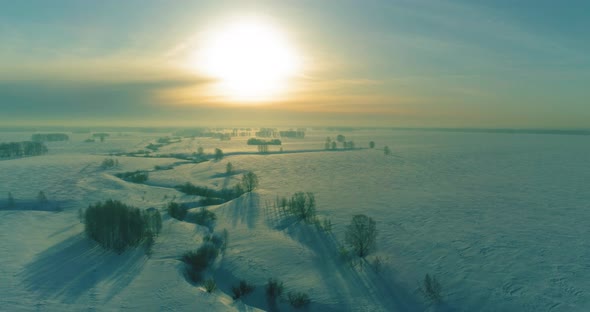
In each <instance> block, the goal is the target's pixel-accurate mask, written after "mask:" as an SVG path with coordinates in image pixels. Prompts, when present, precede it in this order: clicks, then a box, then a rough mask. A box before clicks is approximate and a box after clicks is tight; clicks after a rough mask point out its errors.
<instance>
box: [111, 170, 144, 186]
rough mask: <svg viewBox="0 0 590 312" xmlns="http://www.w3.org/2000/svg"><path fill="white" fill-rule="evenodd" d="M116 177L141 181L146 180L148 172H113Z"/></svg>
mask: <svg viewBox="0 0 590 312" xmlns="http://www.w3.org/2000/svg"><path fill="white" fill-rule="evenodd" d="M115 176H116V177H118V178H120V179H123V180H125V181H129V182H133V183H143V182H145V181H147V180H148V177H149V174H148V172H147V171H141V170H138V171H133V172H122V173H117V174H115Z"/></svg>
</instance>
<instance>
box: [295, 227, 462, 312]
mask: <svg viewBox="0 0 590 312" xmlns="http://www.w3.org/2000/svg"><path fill="white" fill-rule="evenodd" d="M285 232H286V233H287V234H288V235H289V236H291V237H292V238H293V239H294V240H296V241H298V242H300V243H301V244H303V245H305V246H306V247H308V248H309V249H310V250H311V251H312V252H313V253H314V255H315V256H314V258H313V260H312V261H313V262H314V265H313V267H314V268H318V270H317V272H318V274H320V276H321V280H322V281H323V282H324V283H325V288H326V289H330V290H331V292H333V293H334V295H336V297H338V298H346V300H347V301H346V302H341V303H340V304H339V305H335V306H331V307H328V306H326V307H324V308H325V310H326V311H332V310H333V311H339V310H341V309H342V308H343V307H342V305H345V306H346V307H350V306H358V304H359V302H358V300H363V299H364V298H369V300H370V302H373V303H376V304H378V306H381V307H386V308H388V309H393V311H424V308H425V307H424V305H423V304H422V301H421V300H420V298H418V297H417V296H416V294H415V293H414V292H412V291H411V290H409V289H407V288H406V287H405V286H404V285H403V284H402V283H400V282H399V281H398V280H397V279H396V275H395V274H394V272H392V271H388V270H386V269H383V270H381V271H380V272H376V271H374V269H373V267H372V266H371V265H370V264H369V263H368V261H367V260H364V259H362V260H361V259H358V258H357V259H356V260H355V261H356V262H355V263H356V265H351V262H348V261H345V260H342V258H341V255H340V251H339V243H338V240H337V238H336V237H335V236H334V234H333V233H331V232H324V231H321V230H319V229H317V228H316V227H315V226H314V225H312V224H305V223H303V222H299V223H296V224H293V225H292V226H289V227H288V228H286V229H285ZM351 294H353V295H351ZM436 311H439V310H436ZM441 311H443V310H441ZM444 311H451V310H444Z"/></svg>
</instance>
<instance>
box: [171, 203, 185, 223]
mask: <svg viewBox="0 0 590 312" xmlns="http://www.w3.org/2000/svg"><path fill="white" fill-rule="evenodd" d="M167 210H168V214H169V215H170V216H171V217H172V218H174V219H176V220H180V221H182V220H184V218H185V217H186V213H187V211H186V207H185V205H182V204H178V203H175V202H169V203H168V207H167Z"/></svg>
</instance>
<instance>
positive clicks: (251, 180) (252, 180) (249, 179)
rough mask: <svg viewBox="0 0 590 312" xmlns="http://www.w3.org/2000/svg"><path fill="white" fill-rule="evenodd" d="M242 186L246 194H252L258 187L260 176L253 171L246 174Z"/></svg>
mask: <svg viewBox="0 0 590 312" xmlns="http://www.w3.org/2000/svg"><path fill="white" fill-rule="evenodd" d="M242 186H243V187H244V190H245V191H246V192H252V191H253V190H254V189H255V188H256V187H257V186H258V176H257V175H256V174H255V173H254V172H252V171H248V172H246V173H245V174H244V176H243V177H242Z"/></svg>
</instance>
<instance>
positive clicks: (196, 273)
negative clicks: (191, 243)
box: [181, 243, 219, 282]
mask: <svg viewBox="0 0 590 312" xmlns="http://www.w3.org/2000/svg"><path fill="white" fill-rule="evenodd" d="M218 255H219V250H218V249H217V248H216V247H215V245H213V244H210V243H206V244H204V245H203V246H201V247H199V249H197V251H188V252H186V253H184V254H183V255H182V259H181V260H182V262H184V263H185V264H186V274H187V277H188V278H189V279H190V280H191V281H193V282H198V281H200V280H201V276H202V273H203V271H205V270H206V269H207V268H208V267H209V266H210V265H211V264H213V262H214V261H215V259H216V258H217V256H218Z"/></svg>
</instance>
